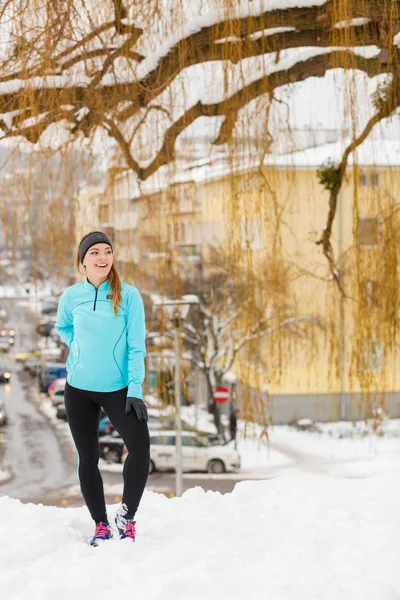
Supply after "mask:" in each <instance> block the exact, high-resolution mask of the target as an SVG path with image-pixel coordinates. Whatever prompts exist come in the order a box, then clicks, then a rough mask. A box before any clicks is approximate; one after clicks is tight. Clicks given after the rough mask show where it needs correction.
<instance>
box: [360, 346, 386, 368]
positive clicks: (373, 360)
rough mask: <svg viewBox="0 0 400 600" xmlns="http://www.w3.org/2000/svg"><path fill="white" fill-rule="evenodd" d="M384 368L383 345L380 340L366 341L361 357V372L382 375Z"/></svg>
mask: <svg viewBox="0 0 400 600" xmlns="http://www.w3.org/2000/svg"><path fill="white" fill-rule="evenodd" d="M382 367H383V345H382V343H381V342H380V341H379V340H365V341H364V343H363V347H362V350H361V355H360V370H361V371H364V372H365V373H380V372H381V371H382Z"/></svg>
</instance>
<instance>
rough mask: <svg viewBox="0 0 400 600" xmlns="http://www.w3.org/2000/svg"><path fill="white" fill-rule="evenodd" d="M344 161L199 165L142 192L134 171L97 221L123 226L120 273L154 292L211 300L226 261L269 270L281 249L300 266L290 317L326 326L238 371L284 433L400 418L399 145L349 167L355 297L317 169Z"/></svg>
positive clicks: (345, 215)
mask: <svg viewBox="0 0 400 600" xmlns="http://www.w3.org/2000/svg"><path fill="white" fill-rule="evenodd" d="M388 146H390V148H389V147H388ZM383 149H384V150H385V151H383ZM339 151H340V148H339V143H338V142H336V143H335V144H326V145H325V146H323V147H319V148H311V149H307V150H304V151H302V152H298V153H292V154H285V155H271V156H267V158H266V159H265V160H264V163H263V165H262V167H261V168H260V166H259V165H257V164H251V163H247V164H244V162H243V160H241V161H238V162H237V164H236V165H235V164H232V161H230V162H229V164H228V162H227V161H226V160H225V159H224V158H223V157H221V158H220V159H219V160H217V161H215V162H213V163H211V162H210V163H207V162H206V163H205V161H199V162H198V163H195V162H194V163H192V164H191V166H190V169H185V170H183V169H182V170H181V171H180V172H179V174H178V175H177V176H175V177H172V178H170V179H169V181H167V182H165V181H164V182H163V184H162V185H161V184H160V182H158V184H157V185H156V184H154V182H152V183H146V184H145V185H143V186H142V187H141V188H139V187H138V185H137V183H136V182H135V179H134V177H133V176H132V175H129V174H125V175H124V176H121V177H119V178H114V180H113V185H112V186H111V187H110V188H109V190H108V192H107V195H106V197H105V199H104V198H103V201H102V202H101V203H99V215H98V223H99V226H100V225H101V223H109V224H112V227H113V231H114V233H115V240H116V247H117V257H118V263H119V267H120V269H121V272H122V273H123V276H124V277H125V278H126V279H127V280H134V281H136V282H137V284H138V285H139V286H140V289H141V290H142V291H144V292H149V293H151V292H157V293H159V292H160V286H161V288H162V290H163V291H164V293H170V292H171V291H172V292H179V293H196V291H201V286H207V278H208V277H209V276H210V275H211V274H212V273H213V269H215V268H216V267H215V264H214V263H213V255H214V254H215V252H218V251H222V252H227V251H229V252H230V253H233V255H234V256H235V257H236V258H237V262H238V264H239V263H242V264H243V265H245V264H247V265H248V264H251V265H252V269H253V270H254V272H259V273H262V272H263V269H265V266H266V265H268V264H269V263H268V261H269V260H270V257H271V253H272V254H273V253H274V252H275V251H276V252H277V253H278V254H279V256H280V258H281V259H282V260H284V262H285V264H286V265H289V267H290V269H289V271H290V277H291V279H290V294H291V301H292V299H294V300H295V304H294V305H293V315H292V316H293V317H302V316H304V317H305V316H309V317H312V318H313V319H315V321H316V322H317V321H318V323H319V324H320V326H316V327H315V330H314V331H313V332H312V334H311V335H310V336H307V335H306V336H305V337H304V338H303V337H301V336H300V338H299V339H298V340H296V342H295V343H294V342H293V341H291V342H290V344H289V343H287V344H286V342H285V343H284V344H283V346H282V345H279V344H276V343H275V344H271V339H269V338H268V337H265V338H262V339H260V341H259V343H258V349H257V352H256V353H255V354H256V355H257V359H256V360H255V358H254V356H255V354H254V352H253V355H252V356H250V357H249V356H248V353H247V354H246V351H244V352H243V353H242V354H241V355H240V357H239V359H238V360H237V361H236V363H235V366H234V368H233V371H234V375H235V376H236V379H237V381H238V386H239V389H240V388H242V390H246V394H250V396H251V397H252V401H256V396H257V395H258V394H261V396H262V397H263V400H264V401H265V402H266V403H267V404H268V411H269V414H270V416H271V418H272V420H273V421H274V422H288V421H290V420H293V419H296V418H301V417H312V418H318V419H321V420H329V419H336V418H339V417H340V416H341V417H343V418H358V417H362V416H365V414H367V412H368V410H369V409H370V408H371V407H373V406H379V405H380V404H381V403H382V404H383V405H384V406H385V408H386V409H387V410H388V411H389V412H390V414H391V415H392V416H400V393H399V390H400V376H399V369H398V368H397V354H396V351H397V349H396V346H395V345H394V344H393V343H392V341H391V340H393V337H390V336H388V331H389V330H390V323H387V320H388V314H391V318H392V321H393V323H395V322H396V319H397V311H398V307H397V304H396V303H395V302H393V303H392V305H390V306H388V303H389V304H390V301H391V300H390V298H391V294H392V292H391V288H390V286H389V287H388V282H389V284H390V279H392V280H393V278H394V280H395V281H396V282H397V277H398V274H397V249H396V248H397V247H398V244H397V245H396V242H395V239H396V235H397V233H396V232H397V229H398V224H399V223H398V200H397V188H398V185H397V180H398V178H399V167H400V158H397V159H396V157H397V156H400V144H398V143H397V142H388V144H387V145H386V146H383V145H382V144H378V143H377V142H376V141H372V142H371V143H370V144H369V145H368V144H364V145H363V147H362V151H360V153H359V156H358V166H352V165H350V167H349V170H348V173H347V176H346V180H345V183H344V185H343V187H342V191H341V194H340V197H339V200H338V207H337V214H336V217H335V221H334V226H333V231H332V237H331V243H332V250H333V254H334V256H335V257H337V260H338V268H340V269H341V277H342V279H341V283H342V284H343V286H344V289H345V297H344V296H343V295H341V294H340V293H339V291H338V286H337V283H336V282H335V280H334V278H333V277H332V275H331V274H330V272H329V270H328V268H327V260H326V258H325V257H324V256H323V254H322V250H321V245H318V244H317V241H318V240H319V239H320V238H321V234H322V231H323V229H324V227H325V226H326V222H327V215H328V210H329V192H328V191H326V190H324V189H323V187H322V186H321V184H320V183H319V180H318V170H319V168H320V166H321V164H324V163H327V161H328V159H329V158H331V157H332V156H333V157H335V153H336V155H339ZM232 173H233V174H232ZM385 290H387V291H385ZM265 292H266V293H268V290H265ZM390 310H391V311H392V312H390ZM382 323H383V324H382ZM285 344H286V345H285ZM310 344H311V349H310ZM243 394H244V391H243Z"/></svg>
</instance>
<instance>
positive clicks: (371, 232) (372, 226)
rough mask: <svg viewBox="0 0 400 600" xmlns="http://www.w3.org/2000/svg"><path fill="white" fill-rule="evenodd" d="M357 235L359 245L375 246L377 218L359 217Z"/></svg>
mask: <svg viewBox="0 0 400 600" xmlns="http://www.w3.org/2000/svg"><path fill="white" fill-rule="evenodd" d="M359 236H360V240H359V241H360V246H362V247H373V246H377V245H378V241H379V222H378V219H377V218H376V217H375V218H373V219H370V218H365V217H361V218H360V221H359Z"/></svg>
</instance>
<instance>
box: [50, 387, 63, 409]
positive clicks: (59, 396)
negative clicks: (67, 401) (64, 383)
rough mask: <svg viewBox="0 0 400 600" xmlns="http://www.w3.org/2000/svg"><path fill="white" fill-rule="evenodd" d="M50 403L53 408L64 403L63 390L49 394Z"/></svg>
mask: <svg viewBox="0 0 400 600" xmlns="http://www.w3.org/2000/svg"><path fill="white" fill-rule="evenodd" d="M49 397H50V401H51V403H52V405H53V406H58V405H59V404H62V403H63V402H64V388H62V389H60V390H57V391H55V392H53V393H52V394H49Z"/></svg>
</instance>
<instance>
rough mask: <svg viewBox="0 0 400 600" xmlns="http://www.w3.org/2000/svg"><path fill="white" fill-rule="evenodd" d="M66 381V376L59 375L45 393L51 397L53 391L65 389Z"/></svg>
mask: <svg viewBox="0 0 400 600" xmlns="http://www.w3.org/2000/svg"><path fill="white" fill-rule="evenodd" d="M66 383H67V379H66V377H59V378H58V379H54V380H53V381H52V382H51V383H50V385H49V387H48V389H47V394H48V395H49V396H50V397H51V396H52V394H54V392H58V391H59V390H64V389H65V384H66Z"/></svg>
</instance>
